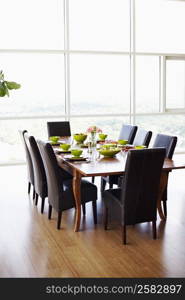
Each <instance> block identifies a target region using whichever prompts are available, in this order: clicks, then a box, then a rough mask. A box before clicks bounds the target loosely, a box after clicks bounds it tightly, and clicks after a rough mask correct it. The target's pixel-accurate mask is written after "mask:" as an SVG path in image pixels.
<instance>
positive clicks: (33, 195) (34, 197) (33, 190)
mask: <svg viewBox="0 0 185 300" xmlns="http://www.w3.org/2000/svg"><path fill="white" fill-rule="evenodd" d="M34 199H35V189H34V188H33V200H34Z"/></svg>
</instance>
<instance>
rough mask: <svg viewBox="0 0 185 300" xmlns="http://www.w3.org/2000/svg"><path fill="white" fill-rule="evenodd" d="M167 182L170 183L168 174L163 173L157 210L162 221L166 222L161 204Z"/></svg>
mask: <svg viewBox="0 0 185 300" xmlns="http://www.w3.org/2000/svg"><path fill="white" fill-rule="evenodd" d="M167 182H168V172H162V174H161V179H160V185H159V194H158V199H157V210H158V214H159V216H160V218H161V220H166V217H165V215H164V213H163V209H162V206H161V202H162V196H163V193H164V190H165V188H166V186H167Z"/></svg>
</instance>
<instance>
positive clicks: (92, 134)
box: [90, 132, 96, 148]
mask: <svg viewBox="0 0 185 300" xmlns="http://www.w3.org/2000/svg"><path fill="white" fill-rule="evenodd" d="M90 140H91V147H92V148H96V132H91V138H90Z"/></svg>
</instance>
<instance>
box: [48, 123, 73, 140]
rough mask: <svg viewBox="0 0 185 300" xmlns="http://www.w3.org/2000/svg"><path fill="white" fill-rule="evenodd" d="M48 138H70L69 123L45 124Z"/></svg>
mask: <svg viewBox="0 0 185 300" xmlns="http://www.w3.org/2000/svg"><path fill="white" fill-rule="evenodd" d="M47 131H48V138H49V137H50V136H71V128H70V123H69V122H68V121H58V122H47Z"/></svg>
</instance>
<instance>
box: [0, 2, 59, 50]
mask: <svg viewBox="0 0 185 300" xmlns="http://www.w3.org/2000/svg"><path fill="white" fill-rule="evenodd" d="M63 23H64V22H63V1H62V0H30V1H25V0H13V1H12V0H3V1H1V48H5V49H9V48H10V49H11V48H13V49H34V48H35V49H63V47H64V46H63V44H64V43H63V39H64V28H63Z"/></svg>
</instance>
